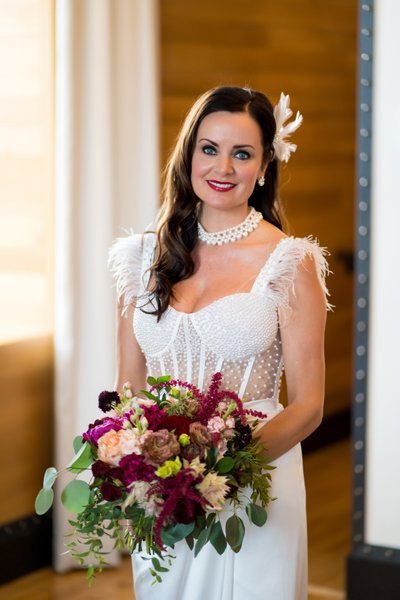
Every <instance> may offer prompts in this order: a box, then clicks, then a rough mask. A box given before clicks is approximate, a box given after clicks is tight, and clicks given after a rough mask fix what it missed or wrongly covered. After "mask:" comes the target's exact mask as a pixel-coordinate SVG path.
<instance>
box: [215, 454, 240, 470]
mask: <svg viewBox="0 0 400 600" xmlns="http://www.w3.org/2000/svg"><path fill="white" fill-rule="evenodd" d="M234 466H235V461H234V460H233V458H232V457H231V456H225V457H224V458H221V460H219V461H218V462H217V464H216V465H215V468H216V470H217V471H218V473H229V471H232V469H233V467H234Z"/></svg>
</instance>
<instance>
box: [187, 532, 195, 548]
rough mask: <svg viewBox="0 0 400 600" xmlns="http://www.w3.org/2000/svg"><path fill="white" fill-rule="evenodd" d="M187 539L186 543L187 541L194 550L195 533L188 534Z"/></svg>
mask: <svg viewBox="0 0 400 600" xmlns="http://www.w3.org/2000/svg"><path fill="white" fill-rule="evenodd" d="M185 540H186V543H187V545H188V546H189V548H190V550H193V546H194V538H193V535H192V534H190V535H187V536H186V537H185Z"/></svg>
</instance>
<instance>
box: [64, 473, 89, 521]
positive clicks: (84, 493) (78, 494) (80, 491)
mask: <svg viewBox="0 0 400 600" xmlns="http://www.w3.org/2000/svg"><path fill="white" fill-rule="evenodd" d="M89 499H90V487H89V485H88V484H87V483H86V481H82V480H80V479H74V480H73V481H70V482H69V483H68V484H67V485H66V486H65V488H64V489H63V491H62V494H61V502H62V503H63V504H64V506H65V508H66V509H67V510H70V511H71V512H74V513H80V512H82V511H83V509H84V508H85V507H86V506H87V504H88V502H89Z"/></svg>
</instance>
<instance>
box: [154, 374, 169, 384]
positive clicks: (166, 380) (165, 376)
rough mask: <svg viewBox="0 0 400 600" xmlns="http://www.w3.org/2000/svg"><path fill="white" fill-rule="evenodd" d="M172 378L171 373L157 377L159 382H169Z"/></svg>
mask: <svg viewBox="0 0 400 600" xmlns="http://www.w3.org/2000/svg"><path fill="white" fill-rule="evenodd" d="M170 380H171V375H161V376H160V377H157V383H167V382H168V381H170Z"/></svg>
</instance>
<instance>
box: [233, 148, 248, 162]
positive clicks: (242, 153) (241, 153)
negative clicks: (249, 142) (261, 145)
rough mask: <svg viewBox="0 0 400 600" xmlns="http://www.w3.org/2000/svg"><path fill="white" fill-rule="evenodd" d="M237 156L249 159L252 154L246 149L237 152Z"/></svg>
mask: <svg viewBox="0 0 400 600" xmlns="http://www.w3.org/2000/svg"><path fill="white" fill-rule="evenodd" d="M235 156H236V158H239V159H240V160H247V159H248V158H250V154H249V153H248V152H246V150H238V151H237V152H236V154H235Z"/></svg>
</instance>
